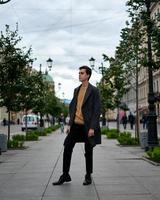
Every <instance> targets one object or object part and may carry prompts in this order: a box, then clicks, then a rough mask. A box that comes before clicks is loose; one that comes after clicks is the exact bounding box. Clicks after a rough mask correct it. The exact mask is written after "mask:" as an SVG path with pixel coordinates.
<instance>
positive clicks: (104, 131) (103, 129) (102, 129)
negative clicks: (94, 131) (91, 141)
mask: <svg viewBox="0 0 160 200" xmlns="http://www.w3.org/2000/svg"><path fill="white" fill-rule="evenodd" d="M108 130H109V129H108V128H101V134H102V135H106V134H107V131H108Z"/></svg>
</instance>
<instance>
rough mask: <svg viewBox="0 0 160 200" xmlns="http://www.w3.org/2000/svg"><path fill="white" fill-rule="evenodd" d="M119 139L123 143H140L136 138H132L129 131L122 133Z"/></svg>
mask: <svg viewBox="0 0 160 200" xmlns="http://www.w3.org/2000/svg"><path fill="white" fill-rule="evenodd" d="M117 140H118V142H119V143H120V144H121V145H138V144H139V142H138V140H137V139H135V138H132V137H131V133H129V132H123V133H120V134H119V136H118V138H117Z"/></svg>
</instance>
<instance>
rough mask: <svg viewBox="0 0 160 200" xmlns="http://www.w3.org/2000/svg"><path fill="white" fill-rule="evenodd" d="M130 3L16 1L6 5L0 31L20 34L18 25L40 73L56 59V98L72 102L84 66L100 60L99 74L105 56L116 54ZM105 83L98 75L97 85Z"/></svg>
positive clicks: (95, 75) (95, 76)
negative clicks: (48, 61)
mask: <svg viewBox="0 0 160 200" xmlns="http://www.w3.org/2000/svg"><path fill="white" fill-rule="evenodd" d="M125 4H126V0H110V1H107V0H88V1H86V0H64V1H59V0H41V1H40V0H11V1H10V2H9V3H7V4H4V5H0V16H1V17H0V27H1V30H4V27H5V24H8V25H10V28H11V29H12V30H15V28H16V23H17V22H18V29H19V35H20V36H22V37H23V45H24V46H26V47H30V46H32V50H33V53H32V57H33V58H37V60H36V61H35V62H34V68H36V69H37V70H39V65H40V64H42V71H45V69H46V66H47V64H46V60H47V59H48V58H49V57H50V58H52V59H53V67H52V70H51V71H50V72H49V74H50V75H51V76H52V77H53V79H54V82H55V89H56V94H57V96H58V97H60V98H62V97H65V98H69V99H70V98H72V94H73V89H74V88H75V87H77V86H78V85H79V81H78V68H79V66H81V65H84V64H85V65H89V61H88V60H89V58H90V57H94V58H95V59H96V63H95V65H96V68H97V69H98V67H99V66H100V65H101V62H102V54H104V53H105V54H107V55H109V56H113V55H114V51H115V47H116V46H117V45H118V43H119V39H120V31H121V29H122V28H123V27H125V21H126V20H127V16H128V14H127V12H126V10H127V8H126V6H125ZM100 78H101V75H100V74H98V73H96V72H93V75H92V78H91V83H92V84H94V85H95V84H96V82H97V81H98V80H99V79H100ZM59 83H61V88H59V87H58V85H59ZM62 94H63V95H62Z"/></svg>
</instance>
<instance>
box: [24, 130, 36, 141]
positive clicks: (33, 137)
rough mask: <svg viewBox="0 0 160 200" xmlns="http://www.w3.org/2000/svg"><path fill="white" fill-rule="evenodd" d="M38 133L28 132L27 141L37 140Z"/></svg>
mask: <svg viewBox="0 0 160 200" xmlns="http://www.w3.org/2000/svg"><path fill="white" fill-rule="evenodd" d="M37 140H38V135H37V134H35V133H34V132H27V134H26V141H37Z"/></svg>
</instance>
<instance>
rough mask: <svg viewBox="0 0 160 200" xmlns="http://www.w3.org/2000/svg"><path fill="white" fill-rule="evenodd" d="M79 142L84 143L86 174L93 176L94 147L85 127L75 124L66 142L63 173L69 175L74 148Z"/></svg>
mask: <svg viewBox="0 0 160 200" xmlns="http://www.w3.org/2000/svg"><path fill="white" fill-rule="evenodd" d="M77 142H84V145H85V161H86V173H87V174H91V173H92V172H93V147H92V146H91V145H90V143H89V141H88V134H87V133H86V130H85V126H84V125H79V124H73V125H72V126H71V130H70V133H69V134H68V135H67V137H66V139H65V141H64V152H63V173H64V174H68V173H69V170H70V165H71V157H72V152H73V148H74V146H75V144H76V143H77Z"/></svg>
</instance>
